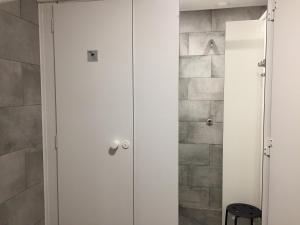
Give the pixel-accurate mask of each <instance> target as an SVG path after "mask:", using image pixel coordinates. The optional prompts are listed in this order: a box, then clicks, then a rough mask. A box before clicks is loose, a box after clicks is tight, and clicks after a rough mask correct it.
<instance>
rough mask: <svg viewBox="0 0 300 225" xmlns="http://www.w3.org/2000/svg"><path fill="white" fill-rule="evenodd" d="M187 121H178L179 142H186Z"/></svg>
mask: <svg viewBox="0 0 300 225" xmlns="http://www.w3.org/2000/svg"><path fill="white" fill-rule="evenodd" d="M188 129H189V123H187V122H179V143H188V142H187V141H188V140H187V138H188V132H189V130H188Z"/></svg>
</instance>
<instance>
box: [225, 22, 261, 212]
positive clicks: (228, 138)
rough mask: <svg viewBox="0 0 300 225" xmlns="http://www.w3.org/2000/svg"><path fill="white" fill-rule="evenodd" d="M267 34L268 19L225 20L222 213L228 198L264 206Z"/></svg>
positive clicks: (228, 201)
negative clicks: (260, 65)
mask: <svg viewBox="0 0 300 225" xmlns="http://www.w3.org/2000/svg"><path fill="white" fill-rule="evenodd" d="M264 37H265V21H259V20H256V21H254V20H253V21H238V22H228V23H227V25H226V50H225V90H224V139H223V145H224V146H223V214H224V213H225V209H226V206H227V205H228V204H230V203H237V202H242V203H248V204H252V205H255V206H257V207H259V208H260V207H261V160H262V151H263V150H262V149H263V147H262V144H263V143H262V136H263V135H262V131H263V122H262V120H263V84H264V82H263V79H264V78H262V77H261V75H260V74H261V73H263V72H264V69H263V68H259V67H258V66H257V63H258V62H259V61H261V60H262V59H263V58H264V44H265V38H264ZM223 218H224V216H223Z"/></svg>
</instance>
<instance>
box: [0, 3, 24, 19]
mask: <svg viewBox="0 0 300 225" xmlns="http://www.w3.org/2000/svg"><path fill="white" fill-rule="evenodd" d="M0 9H1V10H3V11H5V12H8V13H11V14H12V15H15V16H20V11H21V8H20V0H11V1H1V2H0Z"/></svg>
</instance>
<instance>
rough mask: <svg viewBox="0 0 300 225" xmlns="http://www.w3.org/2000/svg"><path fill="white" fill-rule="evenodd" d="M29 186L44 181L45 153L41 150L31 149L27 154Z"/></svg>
mask: <svg viewBox="0 0 300 225" xmlns="http://www.w3.org/2000/svg"><path fill="white" fill-rule="evenodd" d="M26 165H27V178H26V180H27V186H32V185H33V184H37V183H41V182H42V181H43V151H42V149H41V148H37V149H29V150H28V151H27V154H26Z"/></svg>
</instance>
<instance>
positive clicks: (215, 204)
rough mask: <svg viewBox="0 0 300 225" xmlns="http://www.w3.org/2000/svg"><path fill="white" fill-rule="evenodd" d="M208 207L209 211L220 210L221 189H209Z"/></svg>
mask: <svg viewBox="0 0 300 225" xmlns="http://www.w3.org/2000/svg"><path fill="white" fill-rule="evenodd" d="M209 207H210V208H211V209H221V208H222V188H220V187H211V188H209Z"/></svg>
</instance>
